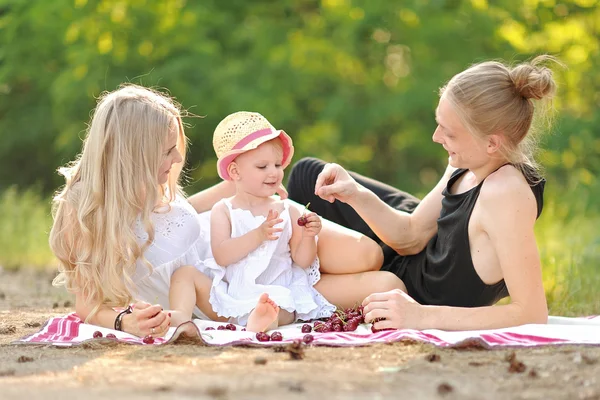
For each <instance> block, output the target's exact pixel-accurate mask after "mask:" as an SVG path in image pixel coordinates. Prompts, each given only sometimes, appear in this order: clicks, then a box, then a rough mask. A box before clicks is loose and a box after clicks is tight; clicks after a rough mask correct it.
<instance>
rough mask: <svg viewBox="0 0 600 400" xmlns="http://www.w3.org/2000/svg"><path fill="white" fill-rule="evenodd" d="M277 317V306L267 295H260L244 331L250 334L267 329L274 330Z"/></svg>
mask: <svg viewBox="0 0 600 400" xmlns="http://www.w3.org/2000/svg"><path fill="white" fill-rule="evenodd" d="M278 315H279V306H277V304H275V302H274V301H273V300H271V299H270V298H269V295H268V294H267V293H263V294H261V295H260V298H259V299H258V303H257V304H256V307H255V308H254V310H252V312H251V313H250V316H249V317H248V324H247V325H246V329H247V330H249V331H250V332H264V331H266V330H267V328H271V327H272V328H276V327H277V325H276V322H277V316H278ZM272 325H275V326H272Z"/></svg>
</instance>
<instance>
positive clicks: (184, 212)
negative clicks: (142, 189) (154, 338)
mask: <svg viewBox="0 0 600 400" xmlns="http://www.w3.org/2000/svg"><path fill="white" fill-rule="evenodd" d="M150 220H151V221H152V223H153V224H154V231H155V233H154V241H153V242H152V244H151V245H150V246H149V247H148V248H147V249H146V251H145V252H144V258H145V259H146V261H148V262H149V263H150V265H151V268H150V269H149V268H148V265H147V264H146V263H144V261H143V260H142V259H141V258H140V259H138V261H137V263H136V271H135V274H134V275H133V277H132V278H133V283H134V284H135V287H133V288H131V290H132V293H133V295H134V298H135V299H138V300H143V301H146V302H148V303H151V304H156V303H158V304H160V305H162V306H163V308H164V309H170V306H169V286H170V283H171V275H172V274H173V272H174V271H175V270H176V269H177V268H179V267H181V266H185V265H191V266H195V267H196V268H198V269H200V268H201V267H202V266H203V262H204V260H206V259H208V258H212V253H211V250H210V211H208V212H205V213H201V214H198V213H197V212H196V210H195V209H194V207H192V205H191V204H190V203H189V202H188V201H187V200H186V199H185V198H183V197H181V196H177V197H176V198H175V200H174V201H173V202H172V203H171V204H170V205H169V206H165V207H164V208H163V209H161V210H157V212H154V213H152V214H151V215H150ZM134 231H135V234H136V236H137V239H138V243H140V245H141V244H143V243H145V242H146V240H147V239H148V234H147V233H146V231H145V229H144V227H143V224H142V221H141V218H138V220H137V222H136V224H135V228H134ZM194 315H195V316H196V317H197V318H202V319H208V318H207V317H206V316H205V315H204V314H203V313H202V312H201V311H200V310H199V309H198V307H196V308H195V309H194Z"/></svg>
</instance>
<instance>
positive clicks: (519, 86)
mask: <svg viewBox="0 0 600 400" xmlns="http://www.w3.org/2000/svg"><path fill="white" fill-rule="evenodd" d="M547 61H553V62H555V63H558V64H560V62H559V61H558V60H557V59H556V58H554V57H551V56H538V57H536V58H534V59H533V60H532V61H531V62H525V63H521V64H519V65H516V66H514V67H509V66H506V65H504V64H503V63H501V62H497V61H487V62H483V63H480V64H475V65H473V66H471V67H470V68H468V69H466V70H465V71H463V72H461V73H459V74H457V75H455V76H454V77H453V78H452V79H451V80H450V81H449V82H448V83H447V84H446V85H445V86H444V87H442V88H441V89H440V96H443V97H444V98H445V99H447V100H448V101H449V102H450V103H451V104H452V105H453V107H454V109H455V111H456V112H457V114H458V116H459V118H460V119H461V121H462V122H463V124H464V125H465V127H466V128H467V129H468V130H469V132H470V133H471V134H473V135H475V136H478V137H481V138H485V137H487V136H488V135H491V134H497V133H500V134H502V135H503V136H504V138H505V140H504V141H503V143H502V147H501V148H500V154H501V155H502V156H503V157H504V158H505V159H506V160H507V161H508V162H510V163H513V164H515V165H516V166H519V167H523V166H526V168H521V170H522V171H523V172H524V173H525V174H526V175H527V176H528V177H529V178H533V177H536V176H538V174H537V170H538V169H539V166H538V164H537V163H536V161H535V158H534V153H535V151H536V149H537V140H536V139H537V138H536V135H535V134H534V132H532V131H533V129H532V128H536V123H534V122H538V123H541V122H542V121H546V122H547V123H548V124H547V125H549V122H550V117H549V113H548V111H549V110H550V102H549V100H551V99H552V97H553V96H554V94H555V92H556V83H555V81H554V78H553V76H552V71H551V70H550V69H548V68H547V67H544V66H542V64H543V63H544V62H547ZM533 100H547V101H545V102H542V103H539V104H537V106H536V105H534V101H533ZM542 117H545V118H542Z"/></svg>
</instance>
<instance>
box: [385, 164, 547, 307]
mask: <svg viewBox="0 0 600 400" xmlns="http://www.w3.org/2000/svg"><path fill="white" fill-rule="evenodd" d="M466 171H467V170H465V169H458V170H456V171H455V172H454V173H453V174H452V176H451V178H450V180H449V181H448V184H447V186H446V188H445V189H444V191H443V193H442V194H443V196H444V197H443V199H442V211H441V213H440V218H439V219H438V221H437V224H438V231H437V233H436V234H435V236H434V237H433V238H431V240H430V241H429V243H428V244H427V247H426V248H425V249H424V250H423V251H421V252H420V253H418V254H416V255H412V256H398V257H396V258H395V259H394V261H393V262H392V263H390V264H388V265H387V266H384V268H382V269H385V270H388V271H391V272H394V273H395V274H396V275H398V277H399V278H400V279H402V281H403V282H404V284H405V285H406V289H407V292H408V294H409V295H410V296H411V297H413V298H414V299H415V300H416V301H417V302H419V303H420V304H427V305H446V306H455V307H480V306H486V305H491V304H494V303H496V302H497V301H498V300H500V299H501V298H503V297H507V296H508V290H507V288H506V284H505V283H504V280H503V279H502V280H500V281H499V282H497V283H495V284H493V285H488V284H486V283H484V282H483V281H482V280H481V278H479V275H477V272H476V271H475V267H474V266H473V260H472V259H471V249H470V245H469V232H468V228H469V220H470V218H471V214H472V212H473V208H474V207H475V203H476V202H477V199H478V197H479V192H480V191H481V187H482V186H483V182H484V181H485V179H484V180H483V181H482V182H481V183H479V185H477V186H475V187H474V188H472V189H470V190H468V191H466V192H464V193H460V194H451V193H450V188H451V187H452V185H454V183H456V181H457V180H458V179H459V178H460V177H461V176H462V175H463V174H464V173H465V172H466ZM528 180H529V179H528ZM544 184H545V180H544V179H541V178H540V179H536V180H535V182H532V181H530V186H531V190H532V191H533V194H534V196H535V199H536V201H537V207H538V217H539V216H540V214H541V212H542V207H543V193H544Z"/></svg>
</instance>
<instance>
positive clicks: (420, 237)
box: [348, 166, 455, 255]
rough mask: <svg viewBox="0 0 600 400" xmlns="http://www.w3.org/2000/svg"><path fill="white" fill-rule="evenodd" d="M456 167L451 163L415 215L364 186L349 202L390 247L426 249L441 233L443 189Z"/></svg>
mask: <svg viewBox="0 0 600 400" xmlns="http://www.w3.org/2000/svg"><path fill="white" fill-rule="evenodd" d="M454 170H455V169H454V168H452V167H450V166H448V167H447V168H446V172H445V173H444V175H443V177H442V178H441V179H440V181H439V182H438V184H437V185H436V186H435V187H434V188H433V190H431V192H429V194H427V196H425V198H424V199H423V200H422V201H421V202H420V203H419V205H418V206H417V208H416V209H415V211H414V212H413V213H412V214H409V213H406V212H403V211H399V210H396V209H394V208H392V207H390V206H389V205H387V204H386V203H384V202H383V201H382V200H381V199H380V198H379V197H377V195H375V193H373V192H371V191H370V190H367V189H365V188H363V187H360V189H359V192H358V194H357V195H356V196H355V197H354V198H353V199H351V200H350V201H349V202H348V204H349V205H350V206H352V208H354V210H355V211H356V212H357V213H358V214H359V215H360V216H361V218H362V219H363V220H364V221H365V222H366V223H367V224H368V225H369V227H371V229H372V230H373V232H375V234H376V235H377V236H378V237H379V238H380V239H381V240H383V241H384V242H385V243H386V244H387V245H388V246H390V247H392V248H393V249H394V250H396V252H398V253H399V254H402V255H410V254H416V253H419V252H420V251H422V250H423V249H424V248H425V246H426V244H427V242H428V241H429V240H430V239H431V238H432V237H433V235H434V234H435V233H436V232H437V219H438V218H439V216H440V211H441V209H442V198H443V196H442V192H443V190H444V188H445V187H446V185H447V183H448V180H449V179H450V176H451V175H452V172H454Z"/></svg>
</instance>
